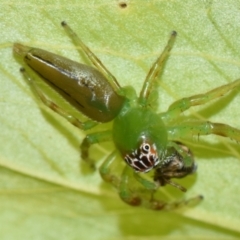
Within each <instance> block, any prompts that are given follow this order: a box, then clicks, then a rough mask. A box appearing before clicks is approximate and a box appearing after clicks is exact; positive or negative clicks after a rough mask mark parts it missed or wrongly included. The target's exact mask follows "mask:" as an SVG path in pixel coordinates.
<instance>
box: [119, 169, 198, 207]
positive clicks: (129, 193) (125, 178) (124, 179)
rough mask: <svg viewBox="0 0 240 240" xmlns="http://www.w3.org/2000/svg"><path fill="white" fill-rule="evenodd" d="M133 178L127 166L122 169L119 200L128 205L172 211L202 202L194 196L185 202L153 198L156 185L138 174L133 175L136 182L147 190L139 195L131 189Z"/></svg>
mask: <svg viewBox="0 0 240 240" xmlns="http://www.w3.org/2000/svg"><path fill="white" fill-rule="evenodd" d="M132 176H133V169H132V168H131V167H129V166H126V167H125V168H124V171H123V173H122V176H121V182H120V186H119V195H120V197H121V199H122V200H123V201H124V202H126V203H127V204H129V205H132V206H139V205H142V206H144V207H146V208H149V209H152V210H164V209H165V210H172V209H176V208H179V207H182V206H185V205H190V204H191V205H192V204H196V203H198V202H199V201H200V200H202V196H200V195H199V196H196V197H193V198H190V199H186V200H184V199H183V200H180V201H173V202H165V201H162V200H159V199H156V198H154V193H155V192H156V191H157V189H158V187H159V186H158V184H157V183H154V182H150V181H148V180H146V179H144V178H142V177H141V176H140V175H138V173H134V177H135V178H136V180H137V181H138V182H140V183H142V185H143V186H144V187H145V188H147V189H148V193H140V192H138V191H137V190H136V189H135V190H134V189H131V184H130V179H131V178H132Z"/></svg>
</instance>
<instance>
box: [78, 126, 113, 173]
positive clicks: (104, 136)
mask: <svg viewBox="0 0 240 240" xmlns="http://www.w3.org/2000/svg"><path fill="white" fill-rule="evenodd" d="M111 139H112V132H111V131H109V130H107V131H102V132H94V133H90V134H88V135H87V136H86V137H85V138H84V139H83V141H82V144H81V146H80V151H81V157H82V159H83V160H84V161H86V162H87V163H88V164H89V165H90V166H91V167H92V168H95V166H94V161H93V160H92V159H90V158H89V148H90V147H91V146H92V145H93V144H96V143H100V142H106V141H109V140H111Z"/></svg>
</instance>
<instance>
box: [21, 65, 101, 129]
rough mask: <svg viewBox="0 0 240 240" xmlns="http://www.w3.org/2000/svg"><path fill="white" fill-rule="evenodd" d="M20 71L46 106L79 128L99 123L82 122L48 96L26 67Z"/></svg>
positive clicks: (86, 127) (90, 126)
mask: <svg viewBox="0 0 240 240" xmlns="http://www.w3.org/2000/svg"><path fill="white" fill-rule="evenodd" d="M20 71H21V73H22V74H23V76H24V77H25V79H26V80H27V82H28V84H29V85H30V87H31V88H32V90H33V92H34V93H35V95H36V96H37V97H38V98H40V100H41V101H42V103H43V104H44V105H45V106H47V107H48V108H50V109H52V110H53V111H54V112H56V113H58V114H59V115H61V116H62V117H63V118H65V119H66V120H67V121H68V122H70V123H71V124H72V125H74V126H75V127H77V128H79V129H82V130H87V129H90V128H92V127H94V126H96V125H97V124H98V123H97V122H95V121H91V120H89V121H86V122H81V121H80V120H79V119H78V118H76V117H74V116H72V115H70V114H69V113H67V112H66V111H64V110H63V109H62V108H61V107H60V106H58V105H57V104H56V103H54V102H53V101H52V100H50V99H49V98H47V96H46V95H45V94H44V92H43V91H42V90H41V89H40V88H39V87H38V85H37V84H36V82H35V80H34V79H33V78H31V77H30V76H29V75H28V73H27V72H26V70H25V69H24V68H21V69H20Z"/></svg>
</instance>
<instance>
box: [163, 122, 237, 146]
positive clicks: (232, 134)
mask: <svg viewBox="0 0 240 240" xmlns="http://www.w3.org/2000/svg"><path fill="white" fill-rule="evenodd" d="M167 131H168V136H169V139H172V140H180V139H181V138H185V137H192V136H194V135H196V136H200V135H209V134H215V135H219V136H222V137H228V138H230V139H232V140H236V141H237V142H240V130H239V129H237V128H234V127H231V126H229V125H227V124H223V123H213V122H209V121H189V122H185V123H181V124H179V125H177V126H173V127H167Z"/></svg>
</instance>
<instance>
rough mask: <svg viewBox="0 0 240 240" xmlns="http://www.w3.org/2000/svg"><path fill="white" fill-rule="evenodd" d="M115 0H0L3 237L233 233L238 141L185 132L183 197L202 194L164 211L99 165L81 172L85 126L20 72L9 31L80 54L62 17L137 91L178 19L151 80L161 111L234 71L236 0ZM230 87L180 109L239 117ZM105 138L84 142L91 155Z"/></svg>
mask: <svg viewBox="0 0 240 240" xmlns="http://www.w3.org/2000/svg"><path fill="white" fill-rule="evenodd" d="M120 3H124V1H117V0H114V1H113V0H111V1H110V0H102V1H100V0H95V1H89V0H88V1H87V0H82V1H69V2H66V1H63V0H59V1H55V0H54V1H51V3H50V2H49V1H47V0H41V1H34V0H29V1H12V2H7V1H1V2H0V18H1V22H0V24H1V40H0V41H1V43H0V47H1V49H0V56H1V65H0V74H1V77H0V81H1V90H0V111H1V115H0V132H1V134H0V145H1V148H0V149H1V151H0V225H1V231H0V238H1V239H104V240H106V239H159V238H161V237H164V239H182V238H183V239H192V238H199V239H200V238H201V239H203V238H208V239H212V238H214V239H216V238H218V239H220V238H224V239H226V238H228V239H230V238H231V239H232V238H236V239H238V238H239V237H240V231H239V226H240V220H239V219H240V211H239V196H240V188H239V185H240V176H239V172H240V161H239V159H240V151H239V144H235V143H234V142H233V141H231V140H229V139H224V138H221V137H215V136H208V137H204V136H201V137H200V138H199V139H196V138H193V139H190V140H188V142H189V144H190V146H191V149H192V151H193V152H194V155H195V159H196V161H197V163H198V166H199V167H198V171H197V174H196V175H195V176H190V177H189V178H187V179H183V181H181V183H183V185H184V184H186V185H187V186H188V189H189V191H188V192H187V194H186V197H191V196H196V195H197V194H202V195H204V197H205V199H204V201H203V202H201V203H200V204H198V205H197V206H195V207H191V208H190V207H185V208H183V209H179V210H176V211H171V212H167V211H163V212H156V211H151V210H148V209H143V208H137V207H136V208H134V207H130V206H127V205H126V204H124V203H123V202H122V201H121V200H120V199H119V197H118V194H117V191H116V190H115V189H113V188H112V187H111V186H110V185H109V184H106V183H104V182H103V181H102V180H101V178H100V176H99V174H98V172H95V173H92V174H90V173H89V172H88V171H87V167H86V166H84V165H83V164H80V163H79V162H80V159H79V151H78V150H79V144H80V142H81V141H82V139H83V137H84V135H85V134H84V133H83V132H81V131H80V130H78V129H76V128H74V127H73V126H71V125H70V124H69V123H67V122H66V121H65V120H64V119H62V118H61V117H60V116H58V115H56V114H55V113H52V112H51V110H48V109H46V107H44V106H42V104H40V103H39V102H38V101H37V100H36V98H35V97H34V95H33V94H32V92H31V90H30V89H29V87H28V85H27V84H26V83H25V81H24V79H23V78H22V76H21V75H20V73H19V71H18V69H19V67H20V64H19V63H18V62H17V61H16V59H15V58H13V56H12V49H11V48H12V43H13V42H21V43H23V44H26V45H30V46H36V47H40V48H43V49H46V50H50V51H52V52H55V53H58V54H61V55H64V56H67V57H69V58H71V59H73V60H77V61H78V60H79V61H81V62H85V63H88V62H87V60H86V59H85V58H82V57H83V56H79V54H78V52H77V51H76V49H75V46H74V45H73V44H72V42H71V40H70V39H69V38H68V36H67V35H66V34H65V32H64V31H63V29H62V28H61V26H60V22H61V21H62V20H66V21H67V22H68V23H69V25H70V26H71V27H72V28H73V29H74V30H75V31H76V33H77V34H78V35H79V36H80V37H81V38H82V40H83V41H84V42H85V43H86V44H87V45H88V46H89V47H90V48H91V49H92V50H93V52H94V53H96V55H97V56H99V58H100V59H101V60H102V62H103V63H104V64H105V66H106V67H107V68H108V69H109V70H110V71H111V72H112V73H113V74H114V75H115V76H116V78H117V79H118V81H119V82H120V84H121V85H122V86H124V85H128V84H131V85H133V86H134V88H136V90H137V91H138V92H139V91H140V88H141V86H142V82H143V80H144V77H145V75H146V74H147V71H148V69H149V68H150V66H151V64H152V63H153V61H154V60H155V59H156V57H157V56H158V55H159V54H160V52H161V51H162V49H163V48H164V46H165V44H166V42H167V40H168V37H169V34H170V32H171V31H172V30H176V31H177V32H178V39H177V41H176V43H175V45H174V48H173V50H172V53H171V56H170V57H169V59H168V61H167V64H166V65H165V68H164V72H163V74H162V75H161V82H160V84H159V85H160V86H159V92H160V96H159V111H165V110H166V109H167V107H168V106H169V105H170V104H171V103H172V102H173V101H174V100H177V99H180V98H182V97H186V96H190V95H194V94H199V93H203V92H206V91H208V90H211V89H213V88H215V87H217V86H220V85H222V84H226V83H228V82H231V81H233V80H235V79H237V78H239V76H240V68H239V65H240V63H239V62H240V60H239V36H240V29H239V22H240V15H239V1H237V0H228V1H224V2H223V1H216V0H215V1H214V0H212V1H210V0H209V1H197V0H186V1H160V0H156V1H147V0H132V1H130V0H129V1H125V3H126V4H127V6H126V7H125V8H124V4H122V5H120ZM121 6H122V7H121ZM238 93H239V89H237V90H236V91H233V92H232V93H231V94H229V95H227V96H225V97H223V98H222V99H220V100H218V101H213V102H212V103H209V104H207V105H206V106H201V107H197V108H194V109H191V110H190V111H189V112H188V113H186V115H188V114H191V115H192V116H194V117H197V118H200V119H206V120H208V119H209V120H211V121H216V122H222V123H227V124H230V125H232V126H234V127H237V128H240V122H239V115H240V111H239V101H240V96H239V94H238ZM108 148H110V149H109V150H111V148H112V146H110V145H101V146H94V147H93V148H92V149H91V153H92V154H93V156H94V157H95V158H96V159H101V160H100V161H99V162H98V164H101V161H102V160H103V159H104V156H105V155H106V154H107V153H108V152H109V150H108ZM79 165H80V167H79ZM166 189H167V190H166V191H165V189H163V191H162V193H161V194H168V195H167V196H170V200H174V199H175V198H177V197H176V196H177V195H176V196H175V194H174V192H175V191H177V190H175V189H173V190H172V191H171V187H167V188H166ZM168 190H170V192H168ZM160 196H161V195H160ZM175 200H180V199H179V198H177V199H175Z"/></svg>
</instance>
